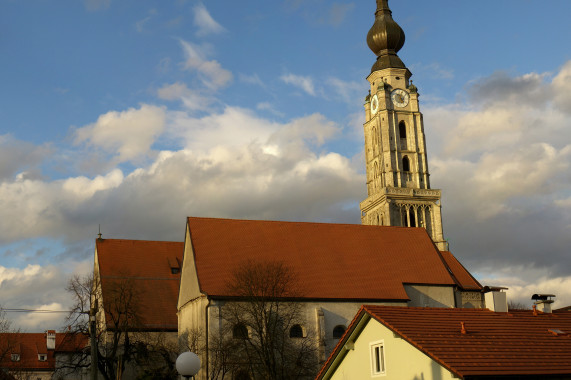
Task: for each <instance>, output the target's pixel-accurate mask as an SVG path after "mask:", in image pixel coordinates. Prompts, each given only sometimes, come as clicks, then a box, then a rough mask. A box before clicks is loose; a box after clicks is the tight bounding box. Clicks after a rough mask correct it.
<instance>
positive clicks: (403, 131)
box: [399, 121, 406, 139]
mask: <svg viewBox="0 0 571 380" xmlns="http://www.w3.org/2000/svg"><path fill="white" fill-rule="evenodd" d="M399 135H400V138H401V139H406V124H405V122H404V121H401V122H400V123H399Z"/></svg>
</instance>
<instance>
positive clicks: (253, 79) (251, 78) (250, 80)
mask: <svg viewBox="0 0 571 380" xmlns="http://www.w3.org/2000/svg"><path fill="white" fill-rule="evenodd" d="M238 79H239V80H240V82H243V83H247V84H253V85H256V86H260V87H265V86H266V85H265V84H264V82H263V81H262V80H261V79H260V77H259V76H258V74H252V75H246V74H242V73H240V74H239V76H238Z"/></svg>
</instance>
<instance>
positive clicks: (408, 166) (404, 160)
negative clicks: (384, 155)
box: [402, 156, 410, 172]
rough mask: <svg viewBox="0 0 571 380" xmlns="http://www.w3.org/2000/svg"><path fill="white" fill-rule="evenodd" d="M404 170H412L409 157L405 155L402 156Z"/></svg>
mask: <svg viewBox="0 0 571 380" xmlns="http://www.w3.org/2000/svg"><path fill="white" fill-rule="evenodd" d="M402 170H403V171H405V172H409V171H410V162H409V161H408V157H407V156H404V157H403V158H402Z"/></svg>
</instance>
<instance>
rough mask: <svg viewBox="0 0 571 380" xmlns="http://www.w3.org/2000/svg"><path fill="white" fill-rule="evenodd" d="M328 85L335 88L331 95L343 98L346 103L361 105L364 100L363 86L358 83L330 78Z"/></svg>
mask: <svg viewBox="0 0 571 380" xmlns="http://www.w3.org/2000/svg"><path fill="white" fill-rule="evenodd" d="M327 84H328V85H330V86H331V87H332V88H333V91H331V94H333V95H334V96H337V97H339V98H341V100H343V101H344V102H345V103H349V104H359V103H361V102H360V101H361V100H362V99H361V98H362V93H363V86H362V85H361V83H358V82H354V81H351V82H347V81H344V80H341V79H339V78H333V77H331V78H329V79H328V80H327Z"/></svg>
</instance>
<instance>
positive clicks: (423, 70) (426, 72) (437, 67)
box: [409, 62, 454, 80]
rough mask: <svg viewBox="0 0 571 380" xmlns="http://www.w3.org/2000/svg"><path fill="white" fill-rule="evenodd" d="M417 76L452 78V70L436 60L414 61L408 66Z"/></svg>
mask: <svg viewBox="0 0 571 380" xmlns="http://www.w3.org/2000/svg"><path fill="white" fill-rule="evenodd" d="M409 67H410V69H411V70H412V71H414V73H415V74H416V75H417V76H419V77H430V78H433V79H443V80H450V79H454V71H453V70H452V69H449V68H446V67H442V65H441V64H440V63H438V62H432V63H428V64H425V63H416V64H412V65H410V66H409Z"/></svg>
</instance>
